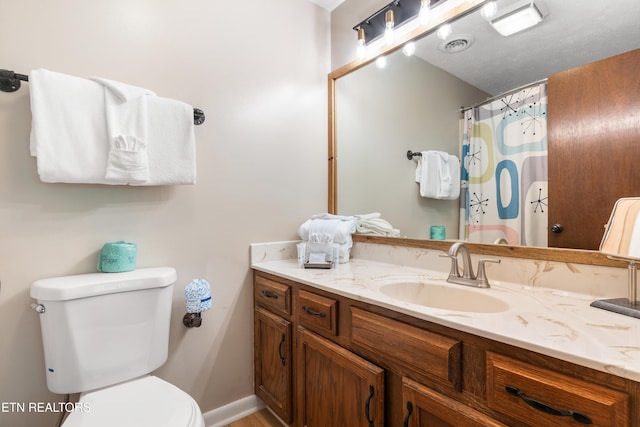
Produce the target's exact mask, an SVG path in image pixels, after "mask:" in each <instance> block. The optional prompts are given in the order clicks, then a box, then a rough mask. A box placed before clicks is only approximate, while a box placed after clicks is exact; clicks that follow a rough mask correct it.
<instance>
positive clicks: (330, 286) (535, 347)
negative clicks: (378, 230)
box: [252, 258, 640, 381]
mask: <svg viewBox="0 0 640 427" xmlns="http://www.w3.org/2000/svg"><path fill="white" fill-rule="evenodd" d="M252 268H254V269H255V270H258V271H263V272H265V273H270V274H273V275H276V276H280V277H283V278H287V279H291V280H293V281H296V282H300V283H304V284H306V285H309V286H312V287H315V288H317V289H322V290H325V291H328V292H332V293H335V294H339V295H342V296H344V297H348V298H351V299H353V300H357V301H362V302H366V303H370V304H375V305H377V306H380V307H385V308H388V309H391V310H395V311H397V312H400V313H404V314H407V315H410V316H413V317H416V318H419V319H423V320H427V321H429V322H433V323H437V324H440V325H443V326H448V327H451V328H454V329H457V330H460V331H464V332H469V333H472V334H475V335H478V336H482V337H485V338H489V339H493V340H496V341H499V342H503V343H506V344H511V345H514V346H517V347H521V348H524V349H527V350H531V351H535V352H538V353H541V354H545V355H548V356H552V357H556V358H558V359H561V360H565V361H568V362H572V363H575V364H578V365H581V366H586V367H589V368H593V369H596V370H599V371H603V372H608V373H611V374H614V375H617V376H620V377H623V378H628V379H631V380H635V381H640V319H635V318H632V317H627V316H623V315H620V314H616V313H611V312H608V311H606V310H602V309H598V308H593V307H590V306H589V304H590V303H591V302H592V301H594V300H595V299H598V298H596V297H594V296H592V295H585V294H579V293H574V292H568V291H563V290H557V289H550V288H541V287H531V286H524V285H519V284H516V283H509V282H504V281H497V280H491V276H490V275H489V278H490V280H491V288H489V289H475V288H470V287H467V286H462V285H455V284H449V283H447V282H446V278H447V274H446V273H443V272H441V271H433V270H427V269H420V268H413V267H406V266H400V265H396V264H389V263H383V262H378V261H372V260H367V259H357V258H356V259H352V260H351V261H350V262H349V263H346V264H340V265H339V266H338V267H337V268H335V269H330V270H321V269H303V268H300V267H299V266H298V264H297V262H296V260H294V259H282V260H266V261H258V260H256V261H254V262H253V263H252ZM416 281H426V282H429V283H430V284H433V285H436V286H439V287H450V288H452V290H453V291H454V292H457V291H456V290H460V288H463V290H461V291H460V292H469V293H470V294H471V295H470V297H473V294H474V293H475V294H483V296H491V297H493V298H495V299H498V300H500V301H502V302H503V303H504V304H503V307H502V309H501V311H499V312H493V313H491V312H490V313H477V312H470V311H453V310H447V309H442V308H431V307H427V306H423V305H418V304H415V303H410V302H406V301H402V300H399V299H396V298H392V297H390V296H388V295H385V294H384V293H383V292H382V291H381V288H383V287H384V286H385V285H389V284H391V283H396V282H416ZM460 292H457V294H460ZM477 298H482V296H480V295H478V297H477ZM472 304H473V303H472Z"/></svg>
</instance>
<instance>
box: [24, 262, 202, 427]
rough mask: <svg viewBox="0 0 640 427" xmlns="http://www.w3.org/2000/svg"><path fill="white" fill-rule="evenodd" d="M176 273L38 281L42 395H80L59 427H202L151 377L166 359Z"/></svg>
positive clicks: (193, 409)
mask: <svg viewBox="0 0 640 427" xmlns="http://www.w3.org/2000/svg"><path fill="white" fill-rule="evenodd" d="M176 278H177V273H176V271H175V270H174V269H173V268H169V267H160V268H146V269H138V270H134V271H129V272H124V273H93V274H82V275H76V276H66V277H55V278H50V279H42V280H38V281H36V282H34V283H33V284H32V285H31V297H32V298H35V299H36V300H37V302H38V304H33V307H34V309H35V310H36V312H38V313H39V316H40V326H41V329H42V341H43V346H44V356H45V375H46V379H47V387H48V388H49V390H50V391H51V392H53V393H59V394H72V393H80V399H79V401H78V402H77V403H75V404H73V405H71V406H73V407H72V408H71V410H70V411H69V415H68V416H67V418H66V420H65V421H64V424H63V426H64V427H79V426H82V427H107V426H108V427H115V426H117V427H204V418H203V416H202V413H201V411H200V408H199V407H198V404H197V403H196V402H195V400H193V398H192V397H191V396H189V395H188V394H187V393H185V392H184V391H182V390H180V389H179V388H178V387H176V386H174V385H172V384H170V383H168V382H167V381H164V380H162V379H160V378H158V377H156V376H153V375H151V373H152V372H153V371H154V370H156V369H157V368H159V367H160V366H162V365H163V364H164V363H165V362H166V360H167V357H168V349H169V329H170V324H169V323H170V319H171V303H172V298H173V284H174V283H175V281H176Z"/></svg>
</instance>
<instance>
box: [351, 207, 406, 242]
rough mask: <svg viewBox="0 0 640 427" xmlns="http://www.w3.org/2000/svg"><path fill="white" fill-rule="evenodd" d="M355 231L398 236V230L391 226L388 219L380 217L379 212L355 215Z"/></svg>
mask: <svg viewBox="0 0 640 427" xmlns="http://www.w3.org/2000/svg"><path fill="white" fill-rule="evenodd" d="M356 219H357V223H356V233H358V234H373V235H376V236H389V237H398V236H400V230H398V229H397V228H393V226H392V225H391V223H389V221H387V220H384V219H382V218H380V213H378V212H374V213H370V214H363V215H356Z"/></svg>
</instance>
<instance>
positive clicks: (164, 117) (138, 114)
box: [94, 78, 196, 185]
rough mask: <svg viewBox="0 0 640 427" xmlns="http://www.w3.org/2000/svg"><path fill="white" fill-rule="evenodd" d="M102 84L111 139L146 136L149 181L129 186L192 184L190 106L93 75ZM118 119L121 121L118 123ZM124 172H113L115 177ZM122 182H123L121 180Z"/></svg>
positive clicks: (193, 146) (193, 178) (194, 179)
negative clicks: (108, 114) (108, 95)
mask: <svg viewBox="0 0 640 427" xmlns="http://www.w3.org/2000/svg"><path fill="white" fill-rule="evenodd" d="M94 80H95V81H96V82H98V83H100V84H102V85H104V88H105V94H110V95H111V97H110V98H109V97H107V96H105V103H106V110H107V112H108V113H110V116H107V119H108V122H109V123H108V125H107V126H108V128H109V131H110V133H111V135H112V139H113V138H116V137H117V136H119V135H121V136H127V135H132V136H133V137H136V139H139V140H143V141H144V140H145V139H146V153H147V157H148V173H149V176H148V180H147V181H146V182H130V183H131V184H132V185H167V184H195V182H196V147H195V134H194V124H193V107H192V106H190V105H188V104H186V103H184V102H181V101H176V100H173V99H168V98H162V97H159V96H155V94H154V93H153V92H151V91H149V90H147V89H143V88H138V87H136V86H131V85H127V84H124V83H119V82H113V81H111V80H107V79H102V78H96V79H94ZM118 121H120V122H118ZM119 175H122V177H124V176H123V175H125V174H124V173H120V171H116V173H115V174H114V176H115V177H116V178H118V176H119ZM121 183H125V182H121Z"/></svg>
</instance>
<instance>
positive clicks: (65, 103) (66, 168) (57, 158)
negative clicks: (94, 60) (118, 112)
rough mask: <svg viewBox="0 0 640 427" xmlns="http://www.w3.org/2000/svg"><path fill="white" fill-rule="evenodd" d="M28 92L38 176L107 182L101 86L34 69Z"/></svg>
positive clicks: (31, 148) (33, 148)
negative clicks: (105, 177) (105, 175)
mask: <svg viewBox="0 0 640 427" xmlns="http://www.w3.org/2000/svg"><path fill="white" fill-rule="evenodd" d="M29 91H30V98H31V112H32V118H31V144H30V151H31V155H32V156H34V157H36V158H37V163H38V174H39V175H40V180H41V181H43V182H68V183H103V182H104V181H105V179H104V171H105V165H106V163H107V154H108V152H109V142H108V139H107V129H106V121H105V110H104V90H103V88H102V86H100V85H99V84H97V83H95V82H92V81H90V80H87V79H81V78H78V77H73V76H68V75H65V74H61V73H56V72H52V71H48V70H42V69H40V70H33V71H31V73H30V75H29Z"/></svg>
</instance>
